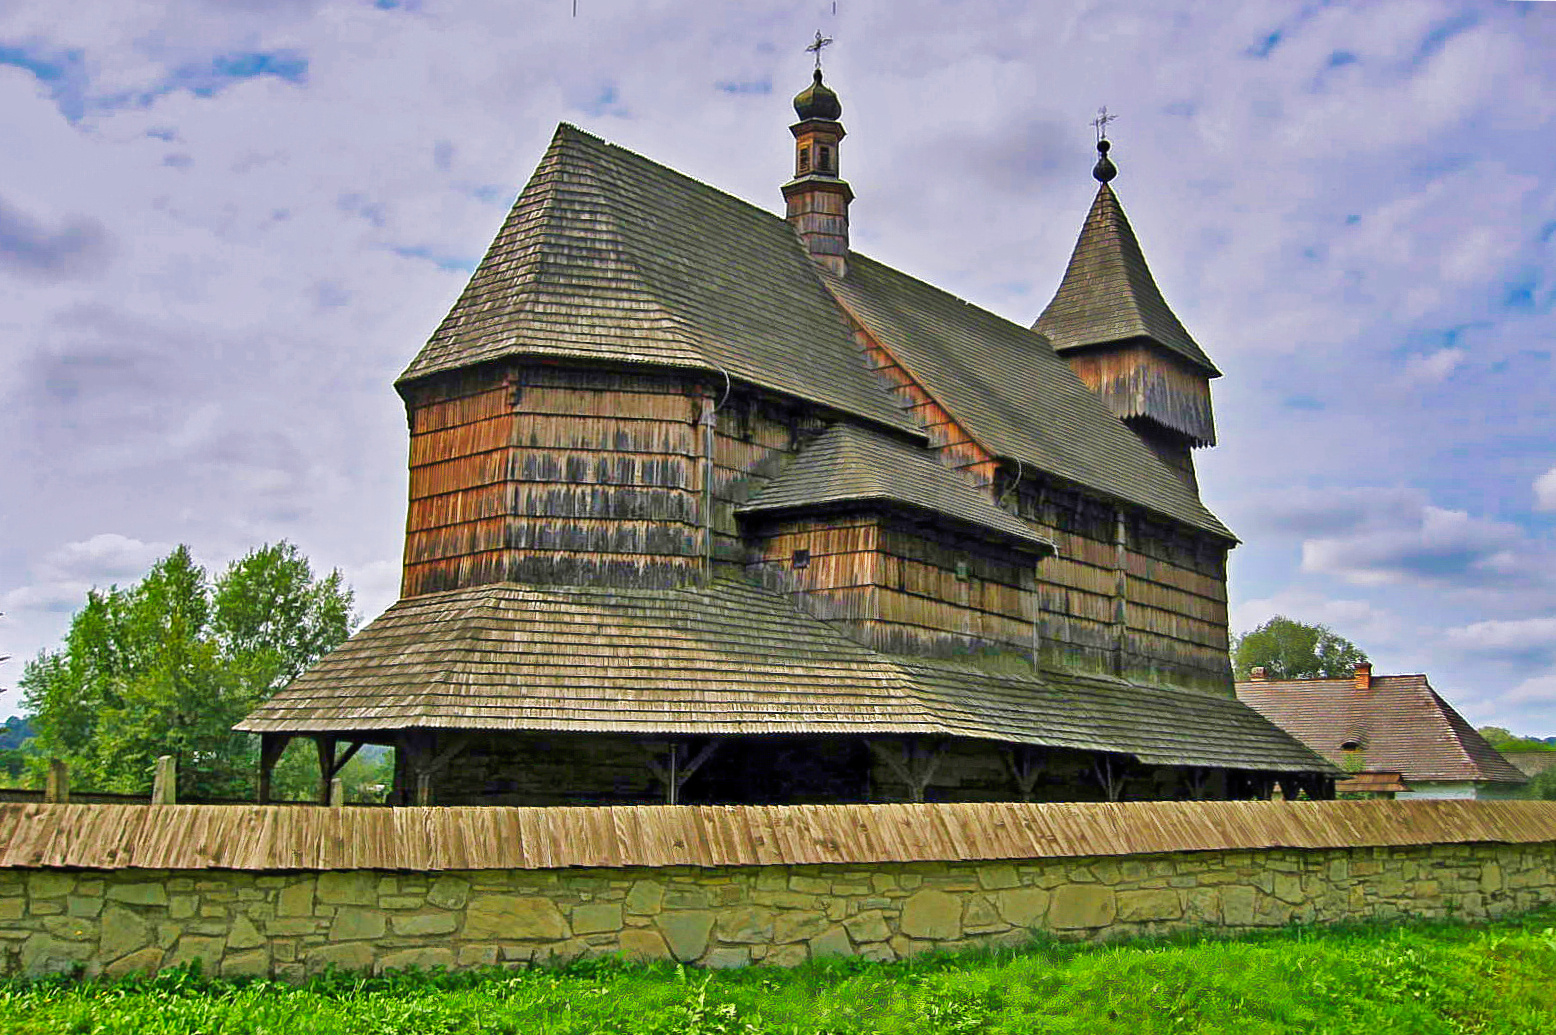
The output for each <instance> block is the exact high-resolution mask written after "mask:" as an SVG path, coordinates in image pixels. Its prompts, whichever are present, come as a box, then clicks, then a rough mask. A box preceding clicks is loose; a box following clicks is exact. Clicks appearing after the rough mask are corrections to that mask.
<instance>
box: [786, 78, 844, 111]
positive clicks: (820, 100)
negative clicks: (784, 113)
mask: <svg viewBox="0 0 1556 1035" xmlns="http://www.w3.org/2000/svg"><path fill="white" fill-rule="evenodd" d="M815 79H816V81H815V82H813V83H811V84H810V85H809V86H807V87H806V88H805V89H803V90H801V91H800V92H799V93H798V94H796V95H795V98H794V114H796V115H798V116H799V117H800V118H801V119H828V120H835V119H836V118H837V117H838V116H839V115H841V114H843V102H842V101H840V100H838V99H837V94H835V93H833V92H832V90H831V89H830V88H828V87H827V85H826V84H825V83H823V82H822V81H821V69H819V68H818V69H816V76H815Z"/></svg>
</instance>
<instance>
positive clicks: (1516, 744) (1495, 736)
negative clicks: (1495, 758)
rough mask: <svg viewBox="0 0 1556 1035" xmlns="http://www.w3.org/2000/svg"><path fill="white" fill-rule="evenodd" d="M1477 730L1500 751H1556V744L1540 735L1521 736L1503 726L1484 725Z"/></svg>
mask: <svg viewBox="0 0 1556 1035" xmlns="http://www.w3.org/2000/svg"><path fill="white" fill-rule="evenodd" d="M1475 732H1476V733H1479V734H1480V735H1481V736H1482V737H1484V738H1486V743H1488V744H1490V745H1491V746H1492V747H1494V748H1496V749H1497V750H1498V751H1556V744H1549V743H1547V742H1545V741H1543V740H1541V739H1539V738H1538V737H1520V736H1518V735H1516V734H1514V733H1512V732H1510V731H1508V730H1506V729H1503V728H1502V727H1501V726H1482V727H1480V729H1478V730H1476V731H1475Z"/></svg>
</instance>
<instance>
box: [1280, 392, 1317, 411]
mask: <svg viewBox="0 0 1556 1035" xmlns="http://www.w3.org/2000/svg"><path fill="white" fill-rule="evenodd" d="M1281 402H1282V403H1284V404H1285V406H1286V408H1287V409H1291V410H1311V411H1318V410H1322V409H1323V408H1324V404H1323V401H1322V400H1320V399H1317V398H1314V397H1313V396H1311V395H1288V396H1286V398H1284V399H1282V400H1281Z"/></svg>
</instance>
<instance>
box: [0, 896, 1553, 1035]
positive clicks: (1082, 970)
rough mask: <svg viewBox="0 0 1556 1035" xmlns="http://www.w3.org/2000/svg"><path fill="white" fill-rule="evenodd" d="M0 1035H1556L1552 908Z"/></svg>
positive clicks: (268, 1000)
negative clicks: (1500, 918) (1495, 918)
mask: <svg viewBox="0 0 1556 1035" xmlns="http://www.w3.org/2000/svg"><path fill="white" fill-rule="evenodd" d="M0 1032H7V1033H9V1032H29V1033H45V1032H47V1033H54V1032H81V1033H86V1032H156V1033H160V1032H169V1033H171V1032H179V1033H202V1035H216V1033H229V1032H230V1033H238V1032H244V1033H250V1032H252V1033H259V1032H269V1033H277V1035H280V1033H288V1035H290V1033H315V1032H317V1033H320V1035H344V1033H348V1032H364V1033H367V1032H371V1033H375V1035H379V1033H406V1035H437V1033H442V1032H493V1033H496V1032H511V1033H520V1032H522V1033H530V1032H535V1033H546V1035H563V1033H579V1035H584V1033H592V1032H600V1033H612V1035H615V1033H620V1035H748V1033H749V1035H756V1033H764V1035H765V1033H773V1035H779V1033H782V1035H789V1033H794V1035H843V1033H849V1035H852V1033H861V1035H864V1033H882V1035H885V1033H893V1035H895V1033H905V1035H937V1033H958V1035H972V1033H982V1032H1002V1033H1003V1032H1009V1033H1013V1035H1014V1033H1020V1035H1032V1033H1039V1032H1076V1033H1081V1032H1084V1033H1087V1035H1095V1033H1110V1032H1118V1033H1128V1035H1151V1033H1158V1032H1161V1033H1167V1032H1228V1033H1233V1032H1235V1033H1238V1035H1253V1033H1264V1032H1301V1033H1304V1035H1327V1033H1342V1032H1356V1033H1365V1035H1391V1033H1398V1035H1434V1033H1437V1032H1454V1033H1457V1032H1486V1033H1493V1032H1495V1033H1527V1035H1550V1033H1553V1032H1556V911H1546V912H1542V913H1538V914H1534V915H1531V916H1526V917H1523V918H1521V919H1519V920H1514V921H1507V922H1503V923H1497V924H1487V925H1461V924H1448V923H1434V924H1427V923H1409V924H1401V925H1395V926H1388V927H1383V926H1376V927H1374V926H1364V927H1349V928H1330V929H1321V930H1315V929H1292V930H1284V931H1279V932H1273V933H1271V934H1268V935H1261V936H1253V937H1247V938H1239V939H1237V940H1235V941H1218V940H1211V939H1206V938H1191V937H1183V938H1173V939H1167V940H1159V941H1140V942H1131V943H1126V944H1119V945H1114V946H1106V947H1099V946H1078V945H1071V944H1063V943H1055V942H1041V943H1035V944H1034V945H1032V946H1031V947H1029V948H1026V949H1021V950H1016V951H1001V952H998V953H985V954H970V955H968V954H964V955H955V956H950V955H942V956H932V957H921V958H918V959H915V960H911V961H906V962H901V963H893V964H868V963H862V962H858V961H828V962H822V963H812V964H809V965H807V966H804V967H800V968H798V969H795V970H787V971H785V970H772V969H763V968H753V969H747V970H740V971H722V972H704V971H695V970H686V969H683V968H680V967H676V966H672V965H668V964H660V965H655V966H633V965H626V964H622V963H619V962H616V961H614V960H604V961H595V962H585V963H578V964H573V965H571V966H569V967H565V968H533V969H526V970H519V971H501V970H492V971H486V972H480V973H462V974H420V973H408V974H399V975H395V976H392V977H383V978H358V977H353V976H347V975H341V974H331V975H327V976H325V977H321V978H317V979H315V980H313V981H312V982H310V983H308V984H306V985H302V986H290V985H283V984H277V983H274V982H268V981H248V982H241V981H217V980H205V979H202V978H201V977H199V975H197V974H191V973H188V972H185V971H178V972H170V973H167V974H163V975H161V976H160V977H158V978H155V979H153V980H147V981H133V980H132V981H120V982H76V981H70V980H67V979H50V980H45V981H37V982H25V981H20V980H16V981H10V982H0Z"/></svg>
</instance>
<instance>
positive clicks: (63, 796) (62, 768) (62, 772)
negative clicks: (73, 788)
mask: <svg viewBox="0 0 1556 1035" xmlns="http://www.w3.org/2000/svg"><path fill="white" fill-rule="evenodd" d="M43 800H44V801H47V802H53V803H54V804H57V805H63V804H65V803H66V802H68V801H70V767H69V766H68V765H66V764H65V763H64V762H62V761H60V760H59V759H57V758H51V759H49V772H48V775H47V776H45V777H44V784H43Z"/></svg>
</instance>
